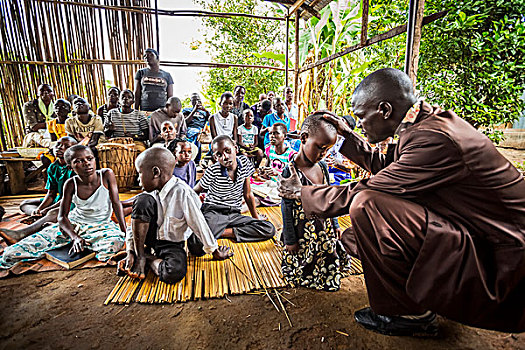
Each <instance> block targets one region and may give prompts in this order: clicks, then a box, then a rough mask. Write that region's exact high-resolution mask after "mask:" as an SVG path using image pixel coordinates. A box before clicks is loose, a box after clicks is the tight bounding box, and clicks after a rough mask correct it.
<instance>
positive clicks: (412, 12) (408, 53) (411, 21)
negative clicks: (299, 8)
mask: <svg viewBox="0 0 525 350" xmlns="http://www.w3.org/2000/svg"><path fill="white" fill-rule="evenodd" d="M418 2H419V1H418V0H410V1H409V3H408V18H407V41H406V50H405V73H406V74H408V73H409V67H410V60H411V59H412V48H413V46H414V29H415V26H416V12H417V11H416V9H417V4H418Z"/></svg>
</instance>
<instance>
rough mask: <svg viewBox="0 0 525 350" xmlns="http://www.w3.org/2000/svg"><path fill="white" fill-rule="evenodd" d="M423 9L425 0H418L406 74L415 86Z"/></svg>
mask: <svg viewBox="0 0 525 350" xmlns="http://www.w3.org/2000/svg"><path fill="white" fill-rule="evenodd" d="M424 10H425V0H419V1H418V5H417V11H416V21H415V28H414V41H413V43H412V53H411V54H412V56H411V58H410V66H409V68H408V76H409V77H410V79H411V80H412V84H414V88H415V87H416V81H417V67H418V63H419V47H420V44H421V32H422V30H423V12H424Z"/></svg>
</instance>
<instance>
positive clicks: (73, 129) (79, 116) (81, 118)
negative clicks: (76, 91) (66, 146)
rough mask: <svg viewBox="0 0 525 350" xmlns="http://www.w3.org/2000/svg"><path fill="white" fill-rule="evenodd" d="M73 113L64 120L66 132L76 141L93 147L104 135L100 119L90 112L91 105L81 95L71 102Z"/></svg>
mask: <svg viewBox="0 0 525 350" xmlns="http://www.w3.org/2000/svg"><path fill="white" fill-rule="evenodd" d="M73 107H74V108H73V109H74V112H75V114H74V115H73V116H72V117H70V118H68V119H67V120H66V132H67V135H68V136H71V137H74V138H75V139H76V140H77V141H78V142H80V143H82V144H87V145H88V146H89V147H91V148H92V150H93V148H94V147H95V146H96V145H97V144H98V142H99V140H100V139H101V138H103V135H104V125H103V124H102V119H101V118H100V117H99V116H98V115H95V114H94V113H93V112H91V106H90V105H89V103H88V102H87V101H86V100H85V99H84V98H82V97H77V98H76V99H75V102H74V103H73Z"/></svg>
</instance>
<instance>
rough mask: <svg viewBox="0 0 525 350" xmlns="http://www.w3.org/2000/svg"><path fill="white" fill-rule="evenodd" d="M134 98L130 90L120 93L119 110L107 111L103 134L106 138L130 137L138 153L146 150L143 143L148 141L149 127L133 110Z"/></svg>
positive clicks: (143, 118) (141, 116)
mask: <svg viewBox="0 0 525 350" xmlns="http://www.w3.org/2000/svg"><path fill="white" fill-rule="evenodd" d="M134 102H135V97H134V95H133V92H132V91H131V90H128V89H126V90H123V91H122V92H121V93H120V108H115V109H112V110H111V111H109V113H108V118H107V120H106V124H105V125H104V132H105V134H106V136H107V137H131V138H133V141H135V148H136V149H138V151H139V152H142V151H144V150H145V149H146V144H145V143H144V142H145V141H146V140H148V135H149V126H148V121H147V120H146V117H144V114H143V113H141V112H140V111H138V110H136V109H133V108H132V107H131V106H133V103H134Z"/></svg>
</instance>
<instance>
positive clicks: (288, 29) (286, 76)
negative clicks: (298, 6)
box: [284, 16, 290, 86]
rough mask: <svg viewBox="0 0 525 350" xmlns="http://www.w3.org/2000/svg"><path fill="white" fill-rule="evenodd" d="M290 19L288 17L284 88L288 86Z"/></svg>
mask: <svg viewBox="0 0 525 350" xmlns="http://www.w3.org/2000/svg"><path fill="white" fill-rule="evenodd" d="M289 19H290V17H288V16H286V49H285V50H286V59H285V71H284V81H285V84H284V86H288V42H289V41H290V21H289Z"/></svg>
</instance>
